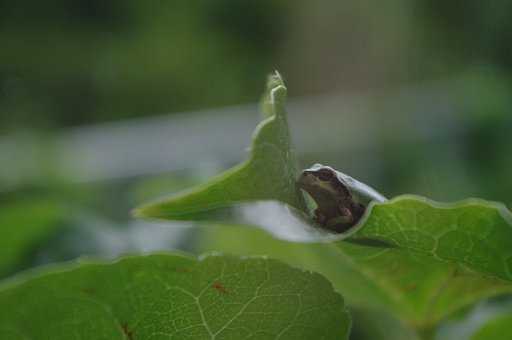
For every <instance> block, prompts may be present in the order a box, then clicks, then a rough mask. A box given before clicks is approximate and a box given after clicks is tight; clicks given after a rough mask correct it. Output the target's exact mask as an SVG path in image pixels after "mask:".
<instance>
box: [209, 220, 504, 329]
mask: <svg viewBox="0 0 512 340" xmlns="http://www.w3.org/2000/svg"><path fill="white" fill-rule="evenodd" d="M212 249H222V250H223V251H226V252H230V253H234V254H239V255H248V254H250V255H261V254H265V255H268V256H270V257H273V258H277V259H280V260H283V261H285V262H287V263H290V264H292V265H294V266H299V267H302V268H305V269H308V270H313V271H317V272H319V273H321V274H323V275H324V276H325V277H326V278H327V279H329V280H330V281H331V282H332V283H333V285H334V286H335V288H336V290H337V291H338V292H340V293H341V294H342V295H343V296H344V298H345V299H346V301H347V303H348V304H349V305H351V306H356V307H359V308H367V309H374V310H381V311H385V312H387V313H391V314H393V315H395V316H396V317H398V318H399V319H400V320H402V321H404V322H405V323H407V324H408V325H409V326H411V327H414V328H418V329H427V328H431V327H434V326H435V325H436V324H437V323H438V322H439V321H440V320H442V319H443V318H445V317H446V316H448V315H450V314H451V313H452V312H454V311H456V310H458V309H460V308H462V307H464V306H467V305H469V304H472V303H474V302H476V301H478V300H480V299H482V298H486V297H489V296H494V295H497V294H501V293H505V292H511V291H512V285H511V284H510V283H508V282H505V281H503V280H500V279H498V278H493V277H489V276H483V275H480V274H479V273H476V272H474V271H470V270H468V269H467V268H465V267H464V266H462V265H460V264H458V263H456V262H448V261H439V260H437V259H435V258H433V257H431V256H427V255H425V254H421V253H415V252H409V251H405V250H403V249H400V248H379V247H373V246H363V245H357V244H352V243H350V242H345V241H338V242H331V243H309V244H308V243H296V242H285V241H282V240H278V239H275V238H272V237H271V236H270V235H268V234H267V233H265V232H262V231H261V230H258V229H256V228H249V227H241V226H227V225H222V226H218V227H216V228H214V227H207V228H203V230H202V244H201V245H200V246H199V251H208V250H212Z"/></svg>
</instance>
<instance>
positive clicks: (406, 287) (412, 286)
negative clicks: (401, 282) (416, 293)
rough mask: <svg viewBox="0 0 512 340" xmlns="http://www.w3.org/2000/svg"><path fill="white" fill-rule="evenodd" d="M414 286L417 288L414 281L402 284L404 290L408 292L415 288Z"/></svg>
mask: <svg viewBox="0 0 512 340" xmlns="http://www.w3.org/2000/svg"><path fill="white" fill-rule="evenodd" d="M416 288H418V285H417V284H416V283H410V284H408V285H406V286H404V291H406V292H410V291H413V290H416Z"/></svg>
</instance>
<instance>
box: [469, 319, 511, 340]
mask: <svg viewBox="0 0 512 340" xmlns="http://www.w3.org/2000/svg"><path fill="white" fill-rule="evenodd" d="M511 323H512V315H511V314H507V315H501V316H499V317H496V318H494V319H492V320H490V321H488V322H487V323H486V324H485V325H484V326H482V327H481V328H480V329H479V330H478V331H476V332H475V334H473V336H472V337H471V340H502V339H512V328H511V327H510V325H511Z"/></svg>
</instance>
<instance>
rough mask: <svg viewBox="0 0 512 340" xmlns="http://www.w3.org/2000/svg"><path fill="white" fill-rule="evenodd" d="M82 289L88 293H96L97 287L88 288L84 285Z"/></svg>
mask: <svg viewBox="0 0 512 340" xmlns="http://www.w3.org/2000/svg"><path fill="white" fill-rule="evenodd" d="M80 290H81V291H82V293H84V294H87V295H94V293H96V290H95V289H93V288H88V287H84V288H82V289H80Z"/></svg>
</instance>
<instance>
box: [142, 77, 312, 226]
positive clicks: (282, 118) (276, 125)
mask: <svg viewBox="0 0 512 340" xmlns="http://www.w3.org/2000/svg"><path fill="white" fill-rule="evenodd" d="M285 101H286V87H285V86H284V82H283V80H282V78H281V76H280V75H279V74H278V73H277V72H276V73H275V74H274V75H272V76H271V77H270V78H269V81H268V84H267V91H266V93H265V95H264V97H263V105H262V106H263V111H264V117H265V119H264V120H263V121H262V122H261V123H260V124H259V125H258V126H257V127H256V130H255V132H254V136H253V141H252V146H251V152H250V157H249V159H248V160H247V161H245V162H243V163H241V164H239V165H238V166H235V167H234V168H231V169H229V170H227V171H225V172H224V173H222V174H220V175H218V176H216V177H214V178H212V179H211V180H210V181H208V182H207V183H205V184H203V185H200V186H198V187H196V188H193V189H191V190H188V191H186V192H184V193H181V194H178V195H176V196H172V197H170V198H168V199H164V200H162V201H158V202H155V203H150V204H148V205H145V206H142V207H140V208H138V209H136V210H135V212H134V214H135V216H137V217H149V218H161V219H172V220H200V219H212V216H211V215H208V214H204V213H205V212H208V211H212V210H217V209H222V208H229V207H231V206H233V205H237V204H240V203H244V202H250V201H261V200H277V201H281V202H284V203H287V204H288V205H290V206H292V207H295V208H297V209H302V208H303V206H304V202H303V198H302V195H301V194H300V193H299V192H298V189H297V187H296V185H295V179H296V177H297V173H296V170H297V169H296V162H295V159H294V155H293V152H292V150H291V143H290V135H289V131H288V123H287V119H286V113H285V108H284V104H285Z"/></svg>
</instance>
